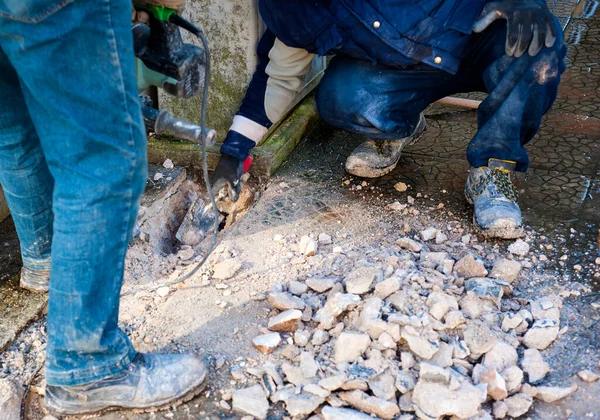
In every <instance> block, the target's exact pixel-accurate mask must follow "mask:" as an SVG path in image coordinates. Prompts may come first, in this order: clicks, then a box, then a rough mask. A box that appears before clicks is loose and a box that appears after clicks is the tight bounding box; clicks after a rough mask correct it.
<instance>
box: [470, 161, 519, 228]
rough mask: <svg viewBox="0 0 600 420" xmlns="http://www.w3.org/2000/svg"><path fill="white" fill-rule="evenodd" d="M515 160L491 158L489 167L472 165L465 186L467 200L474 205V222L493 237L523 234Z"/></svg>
mask: <svg viewBox="0 0 600 420" xmlns="http://www.w3.org/2000/svg"><path fill="white" fill-rule="evenodd" d="M514 168H515V163H514V162H509V161H505V160H498V159H490V160H489V161H488V166H482V167H480V168H471V171H470V173H469V178H468V179H467V183H466V185H465V195H466V197H467V201H469V203H470V204H471V205H473V207H474V210H473V223H474V224H475V226H476V227H477V229H478V230H479V231H480V232H481V233H482V234H483V235H485V236H487V237H489V238H502V239H513V238H520V237H521V236H523V234H524V232H523V219H522V217H521V209H519V205H518V204H517V198H518V195H517V190H516V188H515V186H514V185H513V184H512V181H511V179H510V174H511V171H512V170H513V169H514Z"/></svg>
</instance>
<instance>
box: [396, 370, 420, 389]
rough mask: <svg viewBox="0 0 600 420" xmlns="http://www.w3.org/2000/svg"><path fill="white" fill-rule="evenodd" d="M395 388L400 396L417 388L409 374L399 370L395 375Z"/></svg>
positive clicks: (413, 378)
mask: <svg viewBox="0 0 600 420" xmlns="http://www.w3.org/2000/svg"><path fill="white" fill-rule="evenodd" d="M395 386H396V389H397V390H398V391H400V393H401V394H406V393H407V392H410V391H412V390H413V389H415V386H417V380H416V379H415V377H414V376H413V375H412V374H411V373H410V372H407V371H405V370H401V371H399V372H398V374H397V375H396V381H395Z"/></svg>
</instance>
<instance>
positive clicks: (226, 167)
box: [210, 153, 245, 201]
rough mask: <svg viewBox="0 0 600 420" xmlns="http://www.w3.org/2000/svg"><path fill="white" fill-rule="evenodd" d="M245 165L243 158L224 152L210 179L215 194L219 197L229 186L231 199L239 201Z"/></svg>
mask: <svg viewBox="0 0 600 420" xmlns="http://www.w3.org/2000/svg"><path fill="white" fill-rule="evenodd" d="M244 166H245V165H244V161H243V160H241V159H238V158H236V157H234V156H231V155H228V154H225V153H223V154H222V155H221V159H219V163H217V167H216V168H215V170H214V172H213V174H212V177H211V180H210V183H211V185H212V191H213V194H214V195H215V196H216V197H218V196H219V193H220V192H221V190H222V189H223V188H227V190H228V191H227V192H228V194H229V199H230V200H231V201H237V199H238V198H239V197H240V192H241V190H242V175H244Z"/></svg>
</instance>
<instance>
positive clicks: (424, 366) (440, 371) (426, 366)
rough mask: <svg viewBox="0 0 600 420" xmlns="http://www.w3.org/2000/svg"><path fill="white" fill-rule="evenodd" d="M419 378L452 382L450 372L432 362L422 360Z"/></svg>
mask: <svg viewBox="0 0 600 420" xmlns="http://www.w3.org/2000/svg"><path fill="white" fill-rule="evenodd" d="M419 380H424V381H429V382H441V383H443V384H448V383H450V372H449V371H448V370H446V369H444V368H442V367H439V366H436V365H433V364H431V363H425V362H421V369H420V370H419Z"/></svg>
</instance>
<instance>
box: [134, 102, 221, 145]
mask: <svg viewBox="0 0 600 420" xmlns="http://www.w3.org/2000/svg"><path fill="white" fill-rule="evenodd" d="M142 114H143V115H144V119H146V120H150V121H154V127H152V128H153V129H154V132H155V133H156V134H159V135H160V134H170V135H172V136H173V137H177V138H178V139H183V140H189V141H191V142H193V143H197V144H202V128H201V127H200V126H199V125H196V124H193V123H191V122H188V121H184V120H180V119H178V118H175V117H173V116H171V114H169V112H168V111H166V110H162V111H158V110H156V109H154V108H151V107H149V106H147V105H142ZM204 133H205V141H206V146H207V147H210V146H213V145H214V144H215V142H216V140H217V132H216V131H215V130H211V129H204Z"/></svg>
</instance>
